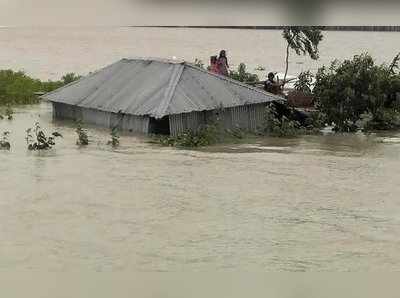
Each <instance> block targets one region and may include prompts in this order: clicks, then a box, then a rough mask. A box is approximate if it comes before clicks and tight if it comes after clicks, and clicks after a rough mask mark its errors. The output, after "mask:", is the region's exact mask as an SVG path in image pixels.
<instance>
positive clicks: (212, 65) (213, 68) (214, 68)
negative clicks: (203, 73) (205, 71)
mask: <svg viewBox="0 0 400 298" xmlns="http://www.w3.org/2000/svg"><path fill="white" fill-rule="evenodd" d="M217 62H218V59H217V56H211V57H210V72H213V73H218V74H219V70H218V63H217Z"/></svg>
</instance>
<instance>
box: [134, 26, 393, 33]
mask: <svg viewBox="0 0 400 298" xmlns="http://www.w3.org/2000/svg"><path fill="white" fill-rule="evenodd" d="M128 27H134V28H188V29H247V30H282V29H284V28H285V27H287V26H176V25H169V26H128ZM319 27H321V29H322V30H324V31H380V32H400V26H319Z"/></svg>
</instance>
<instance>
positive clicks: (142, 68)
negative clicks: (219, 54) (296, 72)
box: [42, 58, 282, 118]
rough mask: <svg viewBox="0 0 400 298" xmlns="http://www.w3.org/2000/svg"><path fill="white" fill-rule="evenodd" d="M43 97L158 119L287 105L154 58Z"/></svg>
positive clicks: (127, 62)
mask: <svg viewBox="0 0 400 298" xmlns="http://www.w3.org/2000/svg"><path fill="white" fill-rule="evenodd" d="M42 98H43V99H46V100H49V101H52V102H60V103H65V104H70V105H76V106H80V107H85V108H92V109H98V110H102V111H107V112H115V113H118V112H121V113H124V114H132V115H140V116H143V115H149V116H152V117H156V118H162V117H163V116H165V115H170V114H180V113H188V112H193V111H204V110H213V109H216V108H220V107H226V108H227V107H234V106H240V105H246V104H254V103H261V102H270V101H273V100H282V98H281V97H279V96H276V95H273V94H271V93H267V92H265V91H263V90H260V89H257V88H254V87H251V86H248V85H246V84H243V83H240V82H238V81H235V80H232V79H229V78H227V77H224V76H220V75H216V74H213V73H210V72H208V71H206V70H204V69H201V68H199V67H196V66H194V65H192V64H190V63H187V62H184V61H181V60H161V59H153V58H152V59H149V58H147V59H145V58H136V59H122V60H120V61H118V62H116V63H114V64H112V65H110V66H107V67H105V68H103V69H101V70H99V71H97V72H95V73H92V74H89V75H88V76H86V77H84V78H82V79H80V80H78V81H76V82H73V83H71V84H69V85H67V86H64V87H62V88H60V89H57V90H55V91H53V92H50V93H48V94H45V95H44V96H42Z"/></svg>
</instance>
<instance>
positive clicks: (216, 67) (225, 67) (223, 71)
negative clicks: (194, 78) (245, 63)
mask: <svg viewBox="0 0 400 298" xmlns="http://www.w3.org/2000/svg"><path fill="white" fill-rule="evenodd" d="M210 71H211V72H213V73H216V74H220V75H223V76H228V75H229V64H228V58H227V57H226V51H225V50H222V51H221V52H220V53H219V56H211V57H210Z"/></svg>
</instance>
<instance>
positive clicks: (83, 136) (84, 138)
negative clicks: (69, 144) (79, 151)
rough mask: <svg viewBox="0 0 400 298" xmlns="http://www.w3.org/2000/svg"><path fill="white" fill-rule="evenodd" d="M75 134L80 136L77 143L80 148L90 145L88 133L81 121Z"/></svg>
mask: <svg viewBox="0 0 400 298" xmlns="http://www.w3.org/2000/svg"><path fill="white" fill-rule="evenodd" d="M75 132H76V133H77V135H78V140H77V141H76V144H77V145H79V146H86V145H89V137H88V135H87V131H86V130H85V129H84V128H83V127H82V123H81V122H79V121H78V125H77V128H76V130H75Z"/></svg>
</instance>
